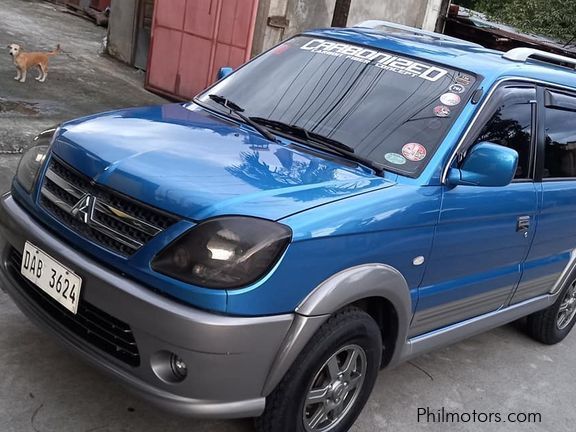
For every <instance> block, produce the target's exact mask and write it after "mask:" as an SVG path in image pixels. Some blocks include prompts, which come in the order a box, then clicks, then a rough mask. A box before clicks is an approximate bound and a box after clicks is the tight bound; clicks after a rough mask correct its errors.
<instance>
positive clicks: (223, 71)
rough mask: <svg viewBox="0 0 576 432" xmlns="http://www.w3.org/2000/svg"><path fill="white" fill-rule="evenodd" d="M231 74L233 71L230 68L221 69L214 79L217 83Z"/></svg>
mask: <svg viewBox="0 0 576 432" xmlns="http://www.w3.org/2000/svg"><path fill="white" fill-rule="evenodd" d="M232 72H234V69H232V68H231V67H228V66H226V67H221V68H220V70H219V71H218V75H217V76H216V79H217V80H218V81H220V80H221V79H222V78H226V77H227V76H228V75H230V74H231V73H232Z"/></svg>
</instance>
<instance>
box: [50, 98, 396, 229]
mask: <svg viewBox="0 0 576 432" xmlns="http://www.w3.org/2000/svg"><path fill="white" fill-rule="evenodd" d="M53 151H54V153H55V154H56V155H57V156H58V157H60V158H62V159H63V160H64V161H66V162H68V163H69V164H71V165H72V166H74V167H75V168H76V169H78V170H79V171H81V172H82V173H84V174H86V175H87V176H89V177H90V178H92V179H93V180H94V181H95V182H96V183H98V184H101V185H104V186H107V187H109V188H111V189H114V190H116V191H119V192H121V193H123V194H126V195H128V196H130V197H133V198H135V199H137V200H139V201H142V202H144V203H147V204H149V205H151V206H154V207H157V208H160V209H163V210H165V211H168V212H171V213H175V214H178V215H180V216H183V217H187V218H190V219H193V220H201V219H205V218H208V217H213V216H217V215H222V214H237V215H250V216H256V217H263V218H267V219H273V220H278V219H281V218H283V217H285V216H288V215H291V214H294V213H298V212H301V211H304V210H307V209H309V208H312V207H316V206H319V205H323V204H326V203H329V202H331V201H335V200H340V199H344V198H346V197H349V196H353V195H357V194H361V193H365V192H368V191H371V190H374V189H380V188H383V187H388V186H391V185H392V182H390V181H388V180H385V179H383V178H380V177H376V176H374V175H373V174H372V173H370V172H369V171H368V170H366V169H364V168H362V167H358V166H356V165H355V164H350V166H347V165H348V164H347V163H346V161H342V160H340V159H339V158H334V159H333V160H330V159H328V158H325V157H321V156H320V155H319V154H318V153H317V152H314V151H308V150H307V149H306V148H303V147H301V146H298V145H294V144H290V143H288V142H285V143H272V142H270V141H267V140H266V139H264V138H263V137H261V136H260V135H259V134H257V133H255V132H253V131H251V130H250V129H249V128H247V127H243V126H239V125H238V124H237V123H235V122H231V121H227V120H226V119H224V118H220V117H218V116H216V115H214V114H212V113H210V112H209V111H207V110H205V109H203V108H200V107H199V106H198V105H195V104H170V105H163V106H156V107H146V108H135V109H127V110H122V111H114V112H109V113H104V114H98V115H95V116H91V117H87V118H83V119H79V120H75V121H72V122H68V123H65V124H63V125H62V127H61V129H60V133H59V135H58V137H57V139H56V141H55V143H54V147H53Z"/></svg>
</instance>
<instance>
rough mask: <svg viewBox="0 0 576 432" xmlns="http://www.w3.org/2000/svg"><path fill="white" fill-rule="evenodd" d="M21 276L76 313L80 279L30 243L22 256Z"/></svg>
mask: <svg viewBox="0 0 576 432" xmlns="http://www.w3.org/2000/svg"><path fill="white" fill-rule="evenodd" d="M20 272H21V273H22V275H23V276H24V277H25V278H26V279H28V280H29V281H30V282H32V283H33V284H34V285H36V286H37V287H38V288H40V289H41V290H42V291H44V292H45V293H46V294H48V295H49V296H50V297H52V298H53V299H54V300H56V301H57V302H58V303H60V304H61V305H62V306H64V307H65V308H66V309H68V310H69V311H70V312H72V313H73V314H76V312H77V311H78V303H79V301H80V289H81V287H82V278H80V277H79V276H78V275H77V274H75V273H74V272H73V271H72V270H70V269H69V268H67V267H65V266H63V265H62V264H60V263H59V262H58V261H56V260H55V259H54V258H52V257H51V256H50V255H48V254H47V253H45V252H43V251H42V250H41V249H39V248H37V247H36V246H34V245H33V244H32V243H30V242H26V245H25V246H24V253H23V255H22V266H21V268H20Z"/></svg>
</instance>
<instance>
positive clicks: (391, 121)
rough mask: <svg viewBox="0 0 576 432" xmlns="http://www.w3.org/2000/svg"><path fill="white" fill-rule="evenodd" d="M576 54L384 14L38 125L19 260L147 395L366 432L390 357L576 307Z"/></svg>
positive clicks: (318, 430) (557, 317) (88, 339)
mask: <svg viewBox="0 0 576 432" xmlns="http://www.w3.org/2000/svg"><path fill="white" fill-rule="evenodd" d="M575 63H576V61H575V60H573V59H569V58H565V57H560V56H557V55H553V54H548V53H545V52H540V51H536V50H532V49H526V48H518V49H514V50H512V51H509V52H508V53H501V52H497V51H491V50H487V49H484V48H482V47H480V46H478V45H475V44H471V43H468V42H465V41H461V40H456V39H452V38H448V37H445V36H443V35H437V34H434V33H427V32H423V31H419V30H416V29H409V28H404V27H401V26H396V25H391V24H389V23H384V22H378V21H370V22H366V23H363V24H362V25H361V26H359V27H356V28H349V29H327V30H317V31H310V32H307V33H304V34H302V35H299V36H297V37H294V38H292V39H290V40H288V41H286V42H284V43H282V44H281V45H279V46H277V47H275V48H273V49H272V50H270V51H268V52H267V53H265V54H263V55H261V56H259V57H257V58H256V59H254V60H253V61H251V62H250V63H248V64H246V65H245V66H243V67H242V68H240V69H239V70H237V71H235V72H234V73H232V74H231V75H229V76H226V77H224V78H223V79H221V80H220V81H218V82H217V83H216V84H215V85H214V86H212V87H211V88H210V89H208V90H207V91H206V92H204V93H202V94H200V95H199V96H198V97H196V98H195V99H194V100H193V101H192V102H189V103H179V104H169V105H165V106H156V107H147V108H136V109H127V110H122V111H114V112H108V113H103V114H98V115H94V116H90V117H86V118H82V119H79V120H73V121H70V122H67V123H64V124H62V125H60V126H59V127H57V128H54V129H52V130H48V131H45V132H43V133H42V134H40V135H39V136H38V137H37V138H36V142H35V145H34V146H33V147H32V148H31V149H30V150H29V151H28V152H27V153H26V154H25V155H24V156H23V158H22V161H21V163H20V166H19V168H18V172H17V175H16V177H15V180H14V182H13V187H12V191H11V193H8V194H6V195H4V196H3V197H2V200H1V203H0V250H1V253H2V261H1V263H2V264H1V266H0V267H1V271H0V281H1V283H2V285H3V287H4V288H5V289H6V290H7V291H8V292H9V293H10V295H11V296H12V298H13V299H14V301H15V302H16V303H17V304H18V305H19V307H20V308H21V309H22V311H23V312H24V313H26V314H27V315H28V316H29V317H30V319H32V320H33V321H35V322H36V323H38V324H39V325H40V326H41V327H42V328H44V329H46V330H47V331H49V332H51V333H53V334H54V335H55V336H57V337H58V338H59V339H61V340H62V341H63V342H64V343H65V344H67V345H68V346H70V347H71V348H72V349H74V350H76V351H77V352H79V353H80V354H82V355H83V356H84V357H85V358H86V359H87V360H89V361H90V362H92V363H93V364H95V365H96V366H97V367H99V368H101V369H103V370H105V371H107V372H109V373H111V374H112V375H114V376H116V377H117V378H119V379H120V380H122V381H123V382H124V383H125V384H127V385H128V386H129V387H130V388H131V389H133V390H134V391H136V392H138V393H139V394H140V395H142V396H143V397H145V398H146V399H148V400H150V401H152V402H155V403H156V404H158V405H160V406H162V407H165V408H167V409H172V410H175V411H177V412H179V413H183V414H189V415H194V416H201V417H220V418H222V417H226V418H234V417H258V419H257V420H256V427H257V429H258V430H259V431H262V432H272V431H273V432H303V431H305V432H325V431H334V432H343V431H347V430H348V429H349V428H350V427H351V425H352V424H353V422H354V421H355V419H356V417H357V416H358V415H359V413H360V411H361V410H362V408H363V406H364V404H365V403H366V401H367V399H368V397H369V395H370V392H371V390H372V387H373V385H374V381H375V379H376V375H377V372H378V370H379V369H380V368H384V367H391V366H393V365H395V364H398V363H399V362H401V361H405V360H407V359H409V358H411V357H414V356H417V355H419V354H421V353H423V352H425V351H427V350H430V349H432V348H436V347H440V346H443V345H446V344H449V343H452V342H454V341H457V340H460V339H462V338H465V337H468V336H471V335H474V334H477V333H479V332H481V331H485V330H488V329H491V328H494V327H496V326H500V325H502V324H505V323H508V322H511V321H514V320H517V319H519V318H521V317H525V316H527V317H528V319H527V331H528V332H529V333H530V334H531V335H532V336H533V337H534V338H535V339H537V340H539V341H541V342H543V343H545V344H553V343H556V342H559V341H561V340H562V339H563V338H564V337H565V336H566V335H567V334H568V333H569V332H570V330H571V329H572V327H573V326H574V322H575V319H574V316H575V315H576V286H575V280H576V269H575V259H576V249H575V248H576V224H575V223H574V214H575V213H576V80H575V79H574V77H575V75H574V71H573V68H574V65H575Z"/></svg>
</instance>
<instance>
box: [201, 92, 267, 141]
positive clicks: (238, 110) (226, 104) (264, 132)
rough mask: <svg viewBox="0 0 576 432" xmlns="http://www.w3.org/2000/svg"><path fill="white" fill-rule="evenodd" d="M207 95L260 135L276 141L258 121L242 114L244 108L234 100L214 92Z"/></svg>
mask: <svg viewBox="0 0 576 432" xmlns="http://www.w3.org/2000/svg"><path fill="white" fill-rule="evenodd" d="M208 97H209V98H210V99H212V101H214V102H216V103H217V104H218V105H222V106H223V107H224V108H228V109H229V110H230V113H234V114H236V116H238V117H239V118H240V119H242V120H243V121H244V122H245V123H247V124H249V125H250V126H252V127H253V128H254V129H256V130H257V131H258V132H259V133H260V135H262V136H263V137H264V138H266V139H267V140H269V141H272V142H277V141H278V140H277V139H276V137H275V136H274V135H273V134H272V133H271V132H270V131H269V130H268V129H266V128H265V127H262V126H260V125H259V124H258V123H256V122H255V121H253V120H252V119H251V118H250V117H247V116H245V115H244V114H242V113H243V112H244V109H243V108H242V107H240V106H238V105H237V104H235V103H234V102H232V101H231V100H229V99H226V98H225V97H223V96H218V95H215V94H211V95H208Z"/></svg>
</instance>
